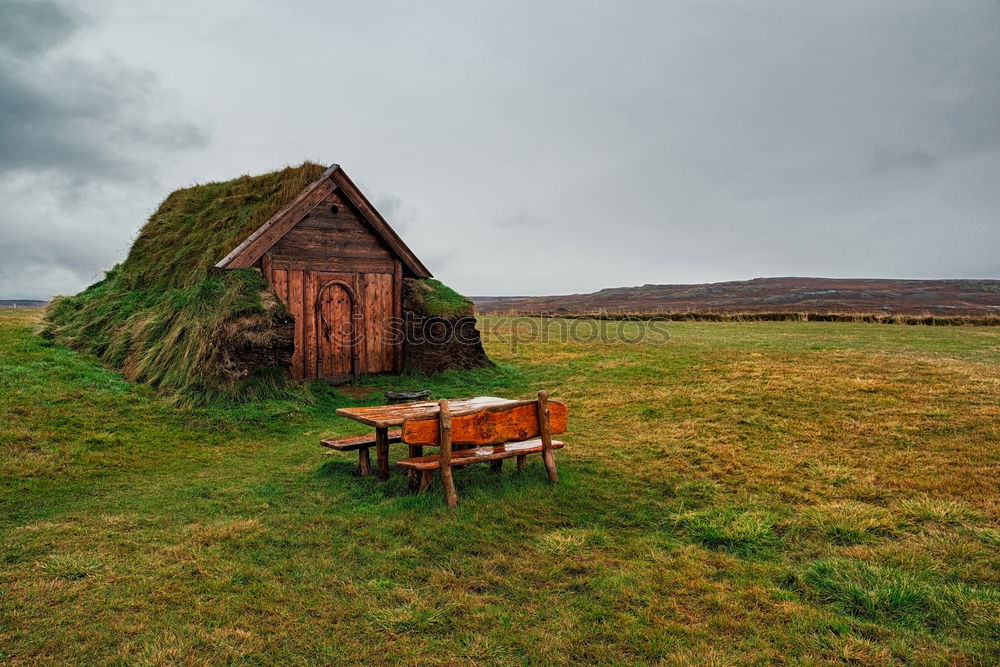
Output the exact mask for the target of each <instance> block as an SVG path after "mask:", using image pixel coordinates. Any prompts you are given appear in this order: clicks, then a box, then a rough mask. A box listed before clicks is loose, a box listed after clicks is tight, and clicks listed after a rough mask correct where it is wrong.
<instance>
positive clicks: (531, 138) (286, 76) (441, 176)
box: [0, 0, 1000, 296]
mask: <svg viewBox="0 0 1000 667" xmlns="http://www.w3.org/2000/svg"><path fill="white" fill-rule="evenodd" d="M80 7H82V8H85V9H87V11H92V10H90V5H89V3H88V4H87V5H83V4H81V5H80ZM99 7H100V8H101V9H100V12H101V13H100V14H99V15H95V16H93V17H92V18H90V19H88V21H87V22H86V24H81V23H79V22H77V23H74V24H73V25H74V26H75V28H74V30H73V31H71V32H70V33H69V34H68V36H67V35H66V34H65V29H63V31H64V32H59V29H56V28H58V24H56V28H52V29H47V30H48V31H47V32H45V33H44V34H40V36H39V40H40V42H44V44H46V45H48V46H46V47H45V48H37V49H35V52H36V53H37V54H39V57H38V58H28V57H27V56H25V55H24V54H26V53H28V52H31V51H32V49H33V48H34V47H32V46H31V45H28V46H27V47H25V46H18V47H17V52H16V53H14V52H13V51H11V52H10V53H7V54H6V55H5V58H7V60H5V62H8V63H9V62H19V63H22V65H20V67H25V66H27V67H30V68H33V71H32V74H31V76H29V75H28V74H27V73H26V70H22V69H15V70H14V72H13V73H12V74H11V75H10V77H7V78H4V79H3V81H4V82H6V81H8V78H11V79H12V80H13V82H12V83H3V85H4V86H14V87H15V90H18V88H17V86H20V88H19V89H20V90H24V89H27V91H28V93H37V94H34V95H31V94H23V95H20V96H19V97H17V100H20V102H18V103H19V104H24V105H27V106H30V107H31V109H32V111H30V112H29V113H28V114H27V116H28V118H27V121H25V122H27V123H28V125H26V126H25V127H28V128H31V127H32V126H31V124H30V123H32V122H35V121H34V117H35V116H37V117H38V118H42V119H44V118H45V117H46V115H47V114H55V115H57V116H58V115H59V114H62V117H64V118H65V117H66V116H67V114H66V113H63V112H62V111H60V109H61V108H62V107H63V105H64V104H66V105H69V107H70V108H71V109H72V110H74V111H73V113H72V114H69V116H70V118H71V123H77V125H76V126H74V127H73V128H72V129H70V125H66V127H67V129H66V131H65V133H63V134H60V133H59V132H53V133H51V136H53V137H55V138H54V139H52V140H51V141H50V140H49V139H48V138H47V137H48V136H49V134H48V133H45V135H46V136H44V137H43V136H42V134H43V132H41V131H36V130H32V132H33V133H32V134H31V136H32V137H33V138H32V140H31V141H30V142H26V141H23V140H22V143H21V144H18V143H17V141H18V139H17V136H22V135H17V133H13V136H14V138H12V139H8V137H9V136H12V131H11V130H8V127H7V126H9V123H8V121H7V120H6V118H7V116H6V115H5V116H4V117H3V118H4V119H3V120H2V121H0V124H2V125H3V126H4V127H2V128H0V138H2V140H3V141H4V142H5V143H6V142H8V141H10V142H12V145H13V146H15V147H16V146H20V149H19V150H18V151H12V152H11V154H12V155H13V154H17V155H21V157H19V158H18V160H20V161H21V164H29V163H30V164H31V165H32V166H31V169H32V170H33V171H32V173H41V172H42V171H45V170H49V169H55V168H56V167H55V166H53V165H57V164H61V163H63V162H66V163H69V164H73V163H75V161H77V160H81V161H82V160H84V159H85V157H94V156H95V155H97V156H98V157H101V158H102V159H103V162H102V161H100V160H95V161H94V162H92V164H94V165H95V166H94V167H93V168H91V169H89V170H88V169H87V168H86V167H84V166H82V162H81V163H79V164H81V166H80V167H78V168H75V169H73V171H74V172H79V171H84V172H87V173H90V174H91V186H90V187H93V188H95V189H97V188H100V189H102V190H107V189H109V188H110V189H113V190H115V192H117V195H116V196H115V197H112V198H110V201H111V202H112V204H109V205H108V209H107V210H106V211H103V217H101V215H99V214H98V211H101V209H100V208H94V209H93V210H92V213H91V216H92V217H90V218H88V223H87V224H88V226H89V225H91V224H92V221H94V220H104V219H107V218H109V217H116V218H117V217H119V216H120V217H121V220H120V221H118V222H116V223H115V224H114V225H108V226H107V227H106V228H105V227H102V226H101V225H97V226H96V227H94V228H96V229H104V230H105V231H103V232H101V233H102V234H104V236H103V237H102V240H101V243H102V244H106V245H107V246H109V247H114V248H125V247H127V245H128V241H129V236H130V235H131V233H132V231H134V229H135V227H136V226H137V225H138V224H139V223H140V222H141V220H142V218H143V217H145V214H148V208H149V207H151V206H153V205H155V203H156V202H157V201H158V200H159V199H161V198H162V196H163V195H165V194H166V191H167V190H169V189H172V188H173V187H178V186H181V185H185V184H188V183H191V182H193V181H205V180H215V179H221V178H229V177H232V176H234V175H237V174H241V173H245V172H248V171H249V172H262V171H266V170H270V169H273V168H276V167H279V166H281V165H282V164H286V163H296V162H298V161H301V160H302V159H303V158H311V159H314V160H317V161H320V162H325V163H330V162H338V163H340V164H342V165H344V166H345V168H346V169H347V171H348V172H349V173H350V174H351V175H352V177H354V178H355V179H356V180H358V181H359V182H363V183H364V184H365V190H366V192H369V194H372V193H393V194H392V195H383V196H378V195H375V196H373V201H374V202H375V203H376V205H377V206H379V207H380V208H382V209H383V211H384V213H385V215H386V217H387V218H388V219H389V220H390V221H391V222H393V223H394V224H396V225H397V226H399V227H400V231H401V232H402V233H403V234H404V237H405V240H406V241H407V243H408V244H409V245H410V246H411V247H412V248H413V249H414V250H415V251H416V252H417V254H418V255H420V256H421V257H422V258H423V259H424V261H425V263H426V264H427V265H428V266H429V268H430V269H431V270H432V271H434V272H435V273H436V274H437V275H438V276H439V277H441V278H442V279H444V280H445V281H447V282H449V283H451V284H453V285H454V286H455V287H456V288H457V289H459V290H461V291H464V292H466V293H471V294H505V293H506V294H532V293H553V292H577V291H587V290H593V289H599V288H602V287H608V286H618V285H630V284H644V283H656V282H698V281H708V280H727V279H740V278H749V277H755V276H767V275H827V276H832V277H838V276H840V277H843V276H872V277H913V278H929V277H997V276H998V275H1000V262H998V260H997V252H996V248H998V247H1000V225H998V224H997V220H1000V188H997V187H996V181H997V178H998V176H1000V115H998V114H997V113H996V110H997V109H998V108H1000V78H998V77H997V75H996V64H997V63H998V62H1000V3H997V2H983V1H979V0H954V1H953V2H940V0H883V1H880V2H869V1H866V0H846V1H845V0H817V1H816V2H801V0H768V2H758V3H748V2H743V1H741V0H719V1H714V2H624V3H609V2H598V1H596V0H594V1H587V0H573V1H569V0H551V1H548V2H543V3H537V2H528V1H527V0H511V1H510V2H504V3H497V2H485V1H478V0H469V1H467V2H446V1H434V0H429V1H428V2H422V3H410V2H403V1H395V0H384V1H379V2H373V3H331V2H311V3H305V4H304V5H303V10H302V11H300V12H288V11H287V8H285V7H284V6H282V5H280V3H272V2H264V1H253V0H244V1H238V2H237V1H236V0H219V2H213V3H209V4H206V3H200V2H194V1H193V0H177V1H176V2H171V3H160V4H155V5H143V7H142V8H141V9H139V8H137V7H138V6H137V5H136V4H135V3H132V2H128V1H127V0H108V1H107V2H105V3H101V4H100V5H99ZM79 13H80V14H83V13H84V9H80V10H79ZM193 17H196V20H195V19H194V18H193ZM526 17H530V18H526ZM45 35H48V36H45ZM84 37H85V38H84ZM60 40H61V41H60ZM274 44H280V45H281V48H267V45H274ZM26 49H27V50H26ZM67 54H70V55H67ZM108 54H111V55H110V56H108ZM35 60H39V61H40V62H41V63H42V64H38V63H36V62H35ZM29 61H30V62H29ZM116 62H118V63H122V62H127V63H129V67H128V68H127V70H128V71H129V72H131V73H132V74H133V76H132V77H131V78H130V77H129V76H119V75H118V74H116V72H117V71H118V70H119V69H121V66H120V65H115V64H114V63H116ZM24 63H28V64H27V65H24ZM59 63H62V65H59ZM70 63H72V64H75V65H76V66H77V67H79V68H80V69H82V71H84V72H86V74H84V75H83V76H84V79H85V80H87V81H91V82H94V81H99V82H100V83H99V84H95V85H88V86H84V89H86V90H87V91H91V92H90V94H89V95H88V96H84V100H83V101H79V100H75V98H73V96H72V95H69V96H67V97H65V98H64V97H63V95H62V94H61V93H60V92H58V91H59V89H58V88H56V87H53V85H51V84H48V83H46V84H45V86H44V88H43V89H42V90H41V91H35V90H34V89H33V88H31V86H32V85H34V83H33V82H34V81H35V77H40V78H39V79H38V80H39V81H45V80H46V79H45V77H46V76H57V75H58V78H59V80H61V81H63V82H64V84H65V83H67V80H70V79H72V78H73V76H75V75H69V74H65V71H66V70H65V68H69V67H71V64H70ZM79 63H85V65H79ZM60 67H62V68H64V69H63V72H64V73H63V74H59V71H60ZM138 71H148V72H152V73H154V74H153V75H150V78H148V79H143V77H142V76H141V75H138V74H136V72H138ZM26 77H27V78H26ZM118 81H126V82H127V83H122V84H121V86H122V87H118V85H116V82H118ZM39 85H41V84H39ZM106 87H110V88H111V89H113V90H126V91H129V92H127V93H125V94H123V95H121V96H112V97H111V98H110V100H111V101H110V103H108V104H106V105H105V104H104V103H102V102H101V101H100V100H98V101H96V102H95V101H94V100H95V98H94V97H93V93H92V91H93V90H94V89H98V90H100V89H103V88H106ZM6 89H7V88H6V87H5V88H4V90H6ZM164 89H169V90H171V91H175V93H176V94H175V96H174V97H173V98H172V99H165V97H166V96H165V94H164ZM132 98H135V99H136V100H137V102H133V101H132ZM2 104H4V105H6V104H7V101H6V99H5V100H4V102H3V103H2ZM10 104H14V102H13V101H11V102H10ZM104 106H111V107H119V108H120V107H124V108H127V109H128V110H129V111H126V112H124V113H120V114H113V115H112V116H111V118H110V119H105V118H103V117H99V120H96V121H93V122H90V121H87V120H86V119H87V118H88V116H87V113H89V112H90V110H92V109H94V108H98V109H99V108H102V107H104ZM161 109H166V110H167V111H166V112H164V111H161ZM171 109H174V110H175V112H170V111H169V110H171ZM4 113H5V114H6V111H5V112H4ZM12 113H13V112H12ZM147 114H148V115H149V118H147V117H146V115H147ZM183 116H194V117H197V118H199V121H200V125H201V126H204V127H206V128H208V130H207V131H210V132H211V137H212V150H205V151H187V152H185V151H181V150H179V147H183V146H191V145H197V143H198V141H197V140H196V139H193V137H194V136H195V135H190V136H189V135H186V133H185V131H184V130H183V128H184V127H185V126H186V127H188V129H190V126H189V125H186V124H185V123H183V122H181V121H179V120H178V118H180V117H183ZM13 117H16V118H22V119H23V118H25V113H20V115H18V114H14V115H13ZM38 122H39V123H42V121H41V120H39V121H38ZM45 122H46V123H48V121H45ZM106 123H110V124H111V125H112V126H114V127H115V128H116V129H114V130H105V129H103V127H102V126H103V125H105V124H106ZM55 124H58V121H56V122H55ZM47 126H48V127H53V123H49V124H48V125H47ZM95 127H96V129H95ZM171 128H173V129H171ZM132 135H134V136H135V139H134V141H133V139H131V138H123V137H131V136H132ZM186 136H187V138H185V137H186ZM175 139H176V143H173V144H172V143H171V141H173V140H175ZM132 143H134V144H135V145H136V146H138V148H130V147H129V146H130V145H131V144H132ZM35 145H38V146H46V147H47V148H46V150H45V151H43V153H46V152H48V153H51V154H52V155H57V156H59V157H57V158H51V159H50V158H43V157H42V156H31V155H28V153H30V150H29V148H30V147H31V146H35ZM109 146H113V147H114V148H113V149H110V148H108V147H109ZM105 149H107V150H105ZM78 156H81V157H78ZM150 162H155V163H156V164H157V166H158V167H159V168H160V170H159V173H160V174H161V176H160V181H161V182H163V183H164V185H165V186H166V185H167V184H169V187H158V186H157V187H154V186H152V185H149V184H146V183H141V182H139V183H134V184H132V185H130V186H128V188H127V190H126V189H124V188H123V186H121V183H124V182H125V181H124V180H123V179H125V178H126V177H127V176H129V175H132V174H134V173H137V172H138V173H145V170H144V169H136V168H130V167H126V168H124V169H122V168H121V167H120V166H119V167H118V170H117V171H116V165H139V164H149V163H150ZM3 169H6V171H3ZM22 171H23V170H19V169H17V168H7V167H3V166H0V186H2V189H3V190H4V192H0V196H3V197H5V198H6V197H7V194H6V192H7V190H8V189H9V188H7V185H9V184H10V183H14V182H16V181H18V180H19V179H20V178H21V175H22ZM123 172H124V173H123ZM4 181H6V182H7V185H5V184H4ZM115 184H119V185H117V186H116V185H115ZM46 201H48V200H46ZM9 206H10V205H9V204H8V203H5V204H4V207H5V208H6V207H9ZM19 206H20V205H19ZM60 206H61V205H60V204H59V203H58V202H57V201H56V199H55V198H52V200H51V202H50V204H45V205H32V204H29V203H24V204H23V206H21V208H20V209H19V211H20V212H19V215H22V216H23V215H29V216H35V217H38V216H43V217H46V218H47V216H50V215H56V214H57V213H58V212H59V209H60ZM5 216H6V213H5ZM61 220H64V221H65V225H66V226H65V230H63V228H61V227H60V228H59V230H60V231H59V233H63V231H65V234H67V235H71V234H73V233H74V232H73V226H72V225H71V223H70V222H69V220H68V219H67V218H66V217H65V215H63V217H62V218H61ZM539 221H544V222H545V224H536V223H537V222H539ZM47 224H48V223H47ZM60 224H62V223H60ZM529 229H530V233H531V243H526V242H525V235H524V234H525V231H526V230H529ZM5 238H6V237H5ZM25 243H29V241H25ZM61 252H62V253H63V256H65V257H68V255H66V252H68V251H66V250H63V251H61ZM96 259H97V255H90V256H86V257H80V258H77V259H74V260H72V262H71V261H70V259H66V260H65V262H66V264H65V266H78V265H80V266H89V265H90V264H89V263H90V262H93V261H96ZM108 259H109V260H110V259H112V258H111V257H108ZM78 260H79V261H78ZM55 261H56V262H57V264H54V266H63V265H61V264H58V262H59V261H63V260H61V259H59V258H56V260H55ZM73 262H75V263H73ZM75 270H76V271H85V270H84V269H75ZM81 282H82V279H81ZM7 285H8V287H6V288H4V289H0V291H3V292H8V293H9V292H10V290H11V289H12V287H10V286H9V285H16V283H7ZM17 292H18V294H23V293H24V292H25V290H24V289H19V290H17ZM12 296H13V294H12Z"/></svg>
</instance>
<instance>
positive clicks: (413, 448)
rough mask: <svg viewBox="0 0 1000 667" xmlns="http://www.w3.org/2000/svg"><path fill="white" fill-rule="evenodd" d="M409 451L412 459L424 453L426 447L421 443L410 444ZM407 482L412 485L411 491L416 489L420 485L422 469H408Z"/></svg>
mask: <svg viewBox="0 0 1000 667" xmlns="http://www.w3.org/2000/svg"><path fill="white" fill-rule="evenodd" d="M408 447H409V452H408V456H409V457H410V458H411V459H412V458H415V457H417V456H423V455H424V448H423V446H421V445H408ZM406 481H407V483H409V485H410V490H411V491H416V490H417V489H418V488H419V487H420V471H419V470H408V471H407V480H406Z"/></svg>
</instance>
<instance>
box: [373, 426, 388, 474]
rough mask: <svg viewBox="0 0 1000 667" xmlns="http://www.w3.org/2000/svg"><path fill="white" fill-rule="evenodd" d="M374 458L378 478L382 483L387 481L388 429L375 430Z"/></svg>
mask: <svg viewBox="0 0 1000 667" xmlns="http://www.w3.org/2000/svg"><path fill="white" fill-rule="evenodd" d="M375 457H376V459H377V461H376V463H377V465H378V478H379V479H380V480H382V481H383V482H384V481H385V480H387V479H389V429H388V428H385V427H381V428H376V429H375Z"/></svg>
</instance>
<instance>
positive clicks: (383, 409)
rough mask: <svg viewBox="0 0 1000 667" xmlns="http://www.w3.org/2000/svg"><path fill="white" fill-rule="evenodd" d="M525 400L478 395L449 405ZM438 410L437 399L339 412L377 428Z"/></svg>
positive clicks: (456, 408) (465, 407)
mask: <svg viewBox="0 0 1000 667" xmlns="http://www.w3.org/2000/svg"><path fill="white" fill-rule="evenodd" d="M523 402H524V401H516V400H512V399H509V398H497V397H496V396H476V397H474V398H455V399H449V400H448V407H449V408H450V409H451V411H452V412H466V411H471V410H481V409H482V408H490V407H494V406H497V405H508V404H512V403H514V404H519V403H523ZM437 411H438V403H437V401H422V402H420V403H400V404H398V405H373V406H370V407H366V408H340V409H338V410H337V414H338V415H340V416H341V417H347V418H348V419H353V420H355V421H359V422H361V423H362V424H368V425H369V426H374V427H375V428H389V427H390V426H400V425H402V423H403V421H404V420H406V419H409V418H412V417H426V416H428V415H436V414H437Z"/></svg>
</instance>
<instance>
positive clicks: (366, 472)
mask: <svg viewBox="0 0 1000 667" xmlns="http://www.w3.org/2000/svg"><path fill="white" fill-rule="evenodd" d="M358 474H359V475H361V476H362V477H370V476H371V474H372V459H371V454H370V453H369V451H368V448H367V447H362V448H361V449H359V450H358Z"/></svg>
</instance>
